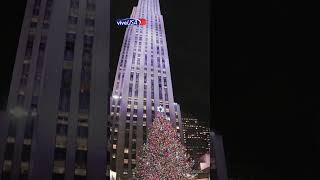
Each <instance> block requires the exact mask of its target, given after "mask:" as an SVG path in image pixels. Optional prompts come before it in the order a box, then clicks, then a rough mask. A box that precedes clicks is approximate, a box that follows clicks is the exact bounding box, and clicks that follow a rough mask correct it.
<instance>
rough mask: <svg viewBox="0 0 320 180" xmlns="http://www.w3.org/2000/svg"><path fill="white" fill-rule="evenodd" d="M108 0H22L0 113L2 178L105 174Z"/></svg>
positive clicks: (56, 179)
mask: <svg viewBox="0 0 320 180" xmlns="http://www.w3.org/2000/svg"><path fill="white" fill-rule="evenodd" d="M109 3H110V2H109V0H62V1H61V0H27V3H26V9H25V15H24V19H23V24H22V30H21V34H20V39H19V45H18V49H17V54H16V60H15V65H14V70H13V73H12V81H11V87H10V93H9V98H8V105H7V113H6V115H5V116H4V117H5V118H2V119H0V132H1V133H0V179H1V180H18V179H19V180H27V179H28V180H71V179H72V180H79V179H87V180H105V179H106V164H107V162H106V160H107V159H106V147H107V145H106V134H107V128H106V126H105V124H106V120H107V113H106V109H107V107H108V98H109V95H108V81H109V76H108V75H109V69H108V68H109V29H110V28H109V19H110V15H109V13H110V10H109V9H110V7H109ZM6 116H8V118H6Z"/></svg>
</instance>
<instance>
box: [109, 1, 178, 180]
mask: <svg viewBox="0 0 320 180" xmlns="http://www.w3.org/2000/svg"><path fill="white" fill-rule="evenodd" d="M131 18H145V19H147V25H145V26H128V27H127V29H126V32H125V36H124V39H123V44H122V49H121V52H120V57H119V62H118V67H117V72H116V76H115V81H114V87H113V92H112V96H111V97H110V100H111V106H110V124H109V127H110V131H111V135H110V139H109V141H110V149H109V151H110V156H111V157H110V158H111V167H110V172H111V173H112V174H114V172H116V174H117V178H118V177H121V178H130V177H132V173H133V171H132V170H133V169H134V168H135V158H136V154H137V152H138V151H139V149H140V148H141V147H142V145H143V143H144V142H145V140H146V134H147V129H148V127H150V126H151V124H152V120H153V117H154V114H155V111H156V110H157V107H158V106H163V107H164V108H165V111H166V114H167V116H168V117H170V121H171V122H172V125H173V126H174V127H176V128H177V132H178V136H180V137H181V136H182V133H181V132H182V131H181V129H182V124H181V114H180V106H179V104H177V103H175V102H174V97H173V90H172V82H171V74H170V64H169V57H168V49H167V42H166V35H165V28H164V22H163V17H162V15H161V12H160V5H159V1H158V0H140V1H139V2H138V6H136V7H134V8H133V10H132V14H131Z"/></svg>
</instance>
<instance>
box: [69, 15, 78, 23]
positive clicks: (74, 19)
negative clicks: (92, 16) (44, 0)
mask: <svg viewBox="0 0 320 180" xmlns="http://www.w3.org/2000/svg"><path fill="white" fill-rule="evenodd" d="M68 22H69V24H73V25H75V24H77V23H78V17H76V16H69V19H68Z"/></svg>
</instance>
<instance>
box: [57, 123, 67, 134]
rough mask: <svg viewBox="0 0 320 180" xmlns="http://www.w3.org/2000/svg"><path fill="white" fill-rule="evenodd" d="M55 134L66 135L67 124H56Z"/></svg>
mask: <svg viewBox="0 0 320 180" xmlns="http://www.w3.org/2000/svg"><path fill="white" fill-rule="evenodd" d="M56 131H57V132H56V133H57V135H60V136H67V135H68V125H67V124H57V130H56Z"/></svg>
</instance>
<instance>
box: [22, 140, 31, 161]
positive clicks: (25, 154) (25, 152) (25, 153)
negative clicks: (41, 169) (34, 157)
mask: <svg viewBox="0 0 320 180" xmlns="http://www.w3.org/2000/svg"><path fill="white" fill-rule="evenodd" d="M30 152H31V146H30V145H25V144H24V145H23V148H22V156H21V160H22V161H24V162H28V161H30Z"/></svg>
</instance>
